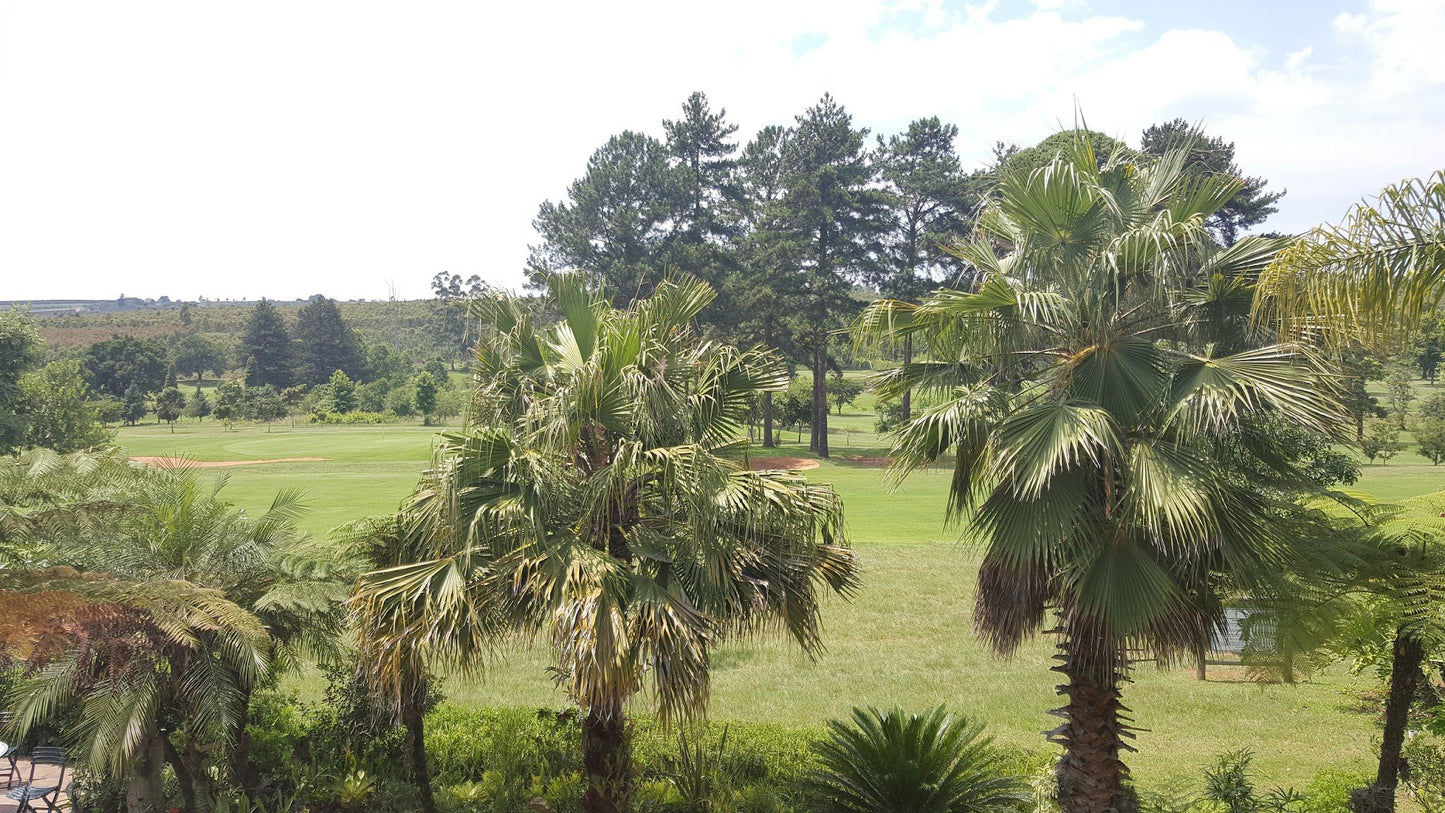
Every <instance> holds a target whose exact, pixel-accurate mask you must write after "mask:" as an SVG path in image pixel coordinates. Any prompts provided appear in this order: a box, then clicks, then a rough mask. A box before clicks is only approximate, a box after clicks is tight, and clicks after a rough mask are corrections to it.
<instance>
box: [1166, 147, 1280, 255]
mask: <svg viewBox="0 0 1445 813" xmlns="http://www.w3.org/2000/svg"><path fill="white" fill-rule="evenodd" d="M1186 144H1187V145H1188V157H1187V159H1186V164H1185V168H1186V171H1188V172H1191V173H1194V174H1197V175H1206V176H1207V175H1231V176H1234V177H1236V178H1242V179H1243V180H1244V188H1243V189H1240V190H1239V192H1237V193H1236V194H1235V195H1234V197H1232V198H1230V199H1229V202H1228V203H1226V204H1224V207H1223V208H1222V209H1220V210H1219V211H1218V212H1216V213H1215V214H1213V215H1211V216H1210V218H1209V221H1208V222H1209V227H1210V228H1211V229H1212V230H1213V231H1214V233H1215V234H1216V235H1218V236H1219V239H1220V240H1221V241H1222V242H1223V243H1224V244H1225V245H1227V246H1232V245H1234V242H1235V241H1236V240H1238V239H1239V234H1240V232H1243V231H1247V230H1249V229H1251V228H1253V227H1255V226H1258V225H1259V224H1261V223H1263V222H1264V221H1265V220H1267V219H1268V218H1269V216H1270V215H1272V214H1274V213H1275V212H1277V211H1279V207H1278V206H1276V205H1275V203H1277V202H1278V201H1279V199H1280V198H1282V197H1284V194H1285V193H1284V192H1269V191H1266V190H1265V185H1266V184H1268V183H1269V181H1266V180H1265V179H1263V178H1260V177H1251V176H1247V175H1245V174H1244V172H1243V170H1241V169H1240V168H1239V167H1238V166H1237V165H1236V164H1235V163H1234V142H1233V141H1225V140H1224V139H1223V138H1222V137H1220V136H1211V135H1205V133H1204V131H1203V130H1202V129H1200V128H1199V127H1197V126H1195V125H1192V124H1190V123H1189V122H1187V121H1185V120H1184V119H1174V120H1173V121H1166V122H1163V123H1161V124H1154V125H1151V126H1150V127H1149V128H1148V129H1147V130H1145V131H1144V135H1143V138H1142V139H1141V140H1140V150H1141V151H1142V152H1144V153H1147V154H1149V155H1163V154H1164V153H1165V152H1166V151H1168V150H1169V149H1170V148H1171V147H1176V146H1177V147H1182V146H1184V145H1186Z"/></svg>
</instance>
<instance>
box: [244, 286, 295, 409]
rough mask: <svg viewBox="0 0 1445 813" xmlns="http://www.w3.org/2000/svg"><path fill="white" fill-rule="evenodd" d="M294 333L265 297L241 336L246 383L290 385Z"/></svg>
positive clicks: (250, 384)
mask: <svg viewBox="0 0 1445 813" xmlns="http://www.w3.org/2000/svg"><path fill="white" fill-rule="evenodd" d="M291 350H292V348H291V334H290V332H289V331H287V330H286V321H285V320H284V319H282V318H281V312H280V311H278V310H276V306H275V305H272V304H271V303H270V302H269V301H267V300H265V299H263V300H261V301H260V302H257V303H256V306H255V307H253V308H252V309H251V314H250V316H249V317H248V318H247V319H246V329H245V333H244V334H243V335H242V337H241V347H240V353H241V358H242V359H244V360H245V367H246V385H247V386H258V385H261V384H270V385H271V386H273V387H277V388H281V387H289V386H290V385H291V384H292V382H293V381H294V380H295V378H294V373H293V372H292V355H291Z"/></svg>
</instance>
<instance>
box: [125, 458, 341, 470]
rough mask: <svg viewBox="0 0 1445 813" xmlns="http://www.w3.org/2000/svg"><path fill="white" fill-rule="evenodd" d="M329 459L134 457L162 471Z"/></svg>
mask: <svg viewBox="0 0 1445 813" xmlns="http://www.w3.org/2000/svg"><path fill="white" fill-rule="evenodd" d="M330 459H331V458H329V457H276V458H272V459H270V460H187V459H186V458H184V457H132V458H131V460H134V461H136V462H137V463H144V464H146V465H147V466H156V467H159V468H162V469H179V468H182V467H184V468H189V469H226V468H230V467H232V466H259V465H261V464H263V463H318V462H320V461H322V460H330Z"/></svg>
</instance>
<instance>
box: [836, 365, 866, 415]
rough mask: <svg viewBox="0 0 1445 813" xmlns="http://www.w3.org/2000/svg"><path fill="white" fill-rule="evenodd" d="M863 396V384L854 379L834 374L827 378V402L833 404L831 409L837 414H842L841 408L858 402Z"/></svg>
mask: <svg viewBox="0 0 1445 813" xmlns="http://www.w3.org/2000/svg"><path fill="white" fill-rule="evenodd" d="M862 394H863V382H862V381H859V380H858V379H856V378H845V377H844V376H843V374H842V373H834V374H832V375H831V376H830V377H829V378H828V400H829V401H831V402H833V408H834V409H836V410H838V414H839V415H842V414H843V407H845V406H847V405H848V404H851V403H853V402H854V401H856V400H858V396H860V395H862Z"/></svg>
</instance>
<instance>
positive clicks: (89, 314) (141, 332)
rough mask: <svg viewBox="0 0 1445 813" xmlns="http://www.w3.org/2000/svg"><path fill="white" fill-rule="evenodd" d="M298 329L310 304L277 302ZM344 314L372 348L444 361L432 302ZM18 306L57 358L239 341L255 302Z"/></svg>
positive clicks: (361, 304)
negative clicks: (189, 341) (185, 339)
mask: <svg viewBox="0 0 1445 813" xmlns="http://www.w3.org/2000/svg"><path fill="white" fill-rule="evenodd" d="M273 304H275V305H276V307H277V308H278V309H279V310H280V311H281V313H282V315H283V316H284V317H286V319H287V321H288V322H289V323H290V324H289V325H288V327H294V326H295V321H296V311H297V310H299V309H300V308H301V306H302V305H305V304H306V300H295V301H292V302H275V301H274V300H273ZM336 304H337V307H338V308H339V309H340V310H341V315H342V316H343V317H344V318H345V319H346V321H347V322H348V323H349V324H350V325H351V327H352V329H353V330H355V331H356V332H357V333H358V334H359V335H360V336H361V337H362V338H363V339H365V340H366V341H367V342H368V343H383V344H388V345H390V346H391V347H392V348H393V349H396V350H399V351H403V352H405V353H406V354H407V355H410V356H411V357H413V358H414V359H425V358H429V357H435V356H442V355H444V351H443V349H442V348H441V347H439V346H438V343H437V339H438V336H437V335H436V330H435V328H436V317H435V312H434V310H433V304H432V300H428V299H421V300H406V301H398V302H372V301H366V300H358V301H352V302H337V303H336ZM13 305H19V306H21V307H23V308H27V309H28V310H29V311H30V313H31V314H32V315H34V316H36V317H39V327H40V335H41V337H42V338H44V339H45V343H46V345H47V347H48V349H49V351H50V353H51V354H52V355H55V356H66V355H73V354H75V353H77V352H79V351H80V350H82V349H84V348H85V347H88V346H89V345H91V344H94V343H95V342H97V341H100V340H102V339H108V338H110V337H111V336H114V335H117V334H119V335H128V336H135V337H137V338H141V339H149V338H162V339H169V338H172V337H175V336H180V335H184V334H186V333H206V334H212V335H217V336H220V337H225V338H228V339H230V340H232V341H237V340H239V339H240V336H241V332H242V331H243V330H244V326H245V323H246V316H247V315H248V314H249V313H250V311H251V308H253V307H255V305H256V303H255V302H254V301H248V302H234V301H225V302H215V301H210V302H178V301H172V300H168V299H164V298H163V299H160V300H149V299H137V298H132V297H127V298H123V299H89V300H61V299H51V300H31V301H24V302H4V301H0V308H9V307H11V306H13Z"/></svg>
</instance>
